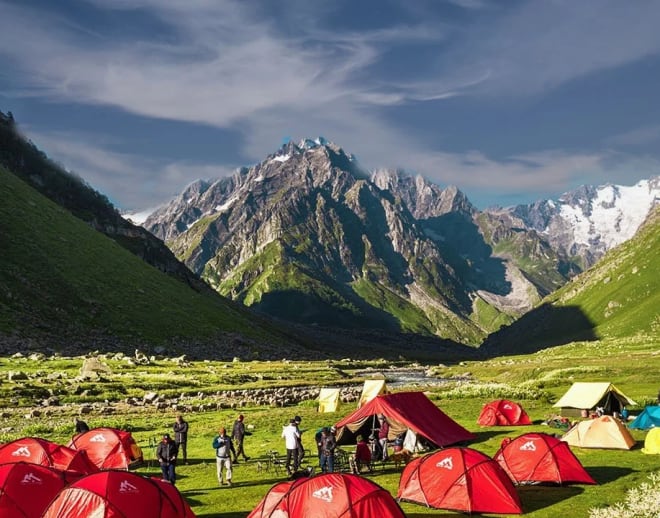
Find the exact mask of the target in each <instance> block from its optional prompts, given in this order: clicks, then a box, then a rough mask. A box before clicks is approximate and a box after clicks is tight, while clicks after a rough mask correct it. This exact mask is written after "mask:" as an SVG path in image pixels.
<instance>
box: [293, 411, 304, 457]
mask: <svg viewBox="0 0 660 518" xmlns="http://www.w3.org/2000/svg"><path fill="white" fill-rule="evenodd" d="M293 420H294V421H295V422H296V427H297V428H298V433H299V434H300V437H299V438H298V465H299V466H300V465H301V464H302V461H303V459H304V458H305V447H304V446H303V443H302V434H303V432H304V431H305V430H303V429H301V428H300V423H301V422H302V417H300V416H299V415H297V416H296V417H294V418H293Z"/></svg>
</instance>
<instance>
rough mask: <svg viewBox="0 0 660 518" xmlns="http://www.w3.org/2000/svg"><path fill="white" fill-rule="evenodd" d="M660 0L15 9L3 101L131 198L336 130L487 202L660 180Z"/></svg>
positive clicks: (366, 163)
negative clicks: (287, 139)
mask: <svg viewBox="0 0 660 518" xmlns="http://www.w3.org/2000/svg"><path fill="white" fill-rule="evenodd" d="M658 27H660V2H657V1H642V0H640V1H637V0H636V1H633V2H626V1H621V0H598V1H596V0H593V1H592V0H584V1H575V0H567V1H562V0H537V1H534V0H531V1H515V0H493V1H488V0H401V1H391V0H377V1H372V0H337V1H332V2H321V1H314V0H277V1H275V0H273V1H270V0H245V1H240V0H239V1H230V0H176V1H175V0H57V1H52V0H42V1H38V0H16V1H5V0H0V110H2V111H3V112H7V111H11V112H12V113H13V114H14V116H15V118H16V119H17V121H18V123H19V126H20V127H21V129H22V130H23V132H24V133H25V134H26V135H27V136H28V137H29V138H31V139H32V140H33V141H34V142H35V143H36V144H37V145H38V146H39V147H40V148H41V149H43V150H44V151H45V152H46V153H47V154H48V155H49V156H50V157H52V158H54V159H55V160H57V161H58V162H60V163H61V164H63V165H64V166H65V167H67V168H68V169H70V170H73V171H75V172H76V173H77V174H79V175H80V176H81V177H82V178H84V179H85V180H86V181H87V182H88V183H89V184H90V185H92V186H93V187H94V188H95V189H97V190H99V191H100V192H102V193H104V194H106V195H107V196H108V197H109V198H110V199H111V200H112V201H113V202H114V203H115V204H116V205H117V206H118V207H119V208H120V209H124V210H140V209H148V208H152V207H155V206H157V205H159V204H162V203H165V202H166V201H167V200H169V199H170V198H171V197H173V196H175V195H176V194H178V193H179V192H180V191H181V190H183V188H184V187H185V186H186V185H187V184H189V183H190V182H191V181H193V180H195V179H198V178H217V177H220V176H224V175H227V174H231V172H232V171H233V170H234V169H235V168H236V167H239V166H243V165H251V164H253V163H256V162H258V161H260V160H262V159H263V158H265V156H266V155H268V154H270V153H272V152H274V151H275V150H276V149H277V148H278V147H279V146H280V145H281V143H282V139H283V138H284V137H286V136H290V137H291V138H292V139H294V140H299V139H301V138H303V137H312V138H314V137H317V136H319V135H323V136H325V137H326V138H328V139H329V140H332V141H334V142H335V143H337V144H339V145H341V146H342V147H344V149H345V150H346V151H347V152H350V153H353V154H355V155H356V156H357V158H358V160H359V162H360V163H361V164H362V166H363V167H364V168H366V169H374V168H378V167H389V168H395V167H398V168H403V169H405V170H406V171H408V172H410V173H411V174H421V175H423V176H425V177H426V178H429V179H430V180H432V181H434V182H437V183H438V184H440V185H442V186H446V185H457V186H458V187H459V188H460V189H461V190H463V191H464V192H465V193H466V194H467V195H468V197H469V198H470V200H471V201H472V202H473V203H475V204H476V205H477V206H478V207H480V208H485V207H486V206H489V205H495V204H499V205H511V204H515V203H526V202H531V201H534V200H536V199H540V198H557V197H558V196H559V195H560V194H561V193H563V192H565V191H567V190H570V189H572V188H574V187H576V186H578V185H582V184H597V185H600V184H603V183H606V182H612V183H621V184H627V185H630V184H633V183H635V182H637V181H638V180H639V179H642V178H648V177H650V176H654V175H657V174H659V172H660V102H658V92H660V30H659V29H658Z"/></svg>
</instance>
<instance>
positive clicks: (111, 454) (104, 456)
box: [69, 428, 143, 469]
mask: <svg viewBox="0 0 660 518" xmlns="http://www.w3.org/2000/svg"><path fill="white" fill-rule="evenodd" d="M69 446H70V447H71V448H74V449H76V450H84V451H85V452H86V453H87V456H88V457H89V459H90V460H91V461H92V462H93V463H94V464H95V465H96V466H97V467H98V468H99V469H129V468H130V467H133V466H135V465H136V464H139V463H140V462H142V460H143V456H142V450H141V449H140V447H139V446H138V445H137V443H136V442H135V439H133V436H132V435H131V433H130V432H126V431H124V430H116V429H114V428H93V429H91V430H89V431H88V432H84V433H81V434H78V435H76V436H75V437H74V438H73V439H71V444H69Z"/></svg>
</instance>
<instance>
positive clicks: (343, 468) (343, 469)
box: [334, 448, 351, 473]
mask: <svg viewBox="0 0 660 518" xmlns="http://www.w3.org/2000/svg"><path fill="white" fill-rule="evenodd" d="M334 472H335V473H350V472H351V464H350V462H349V460H348V453H346V451H345V450H342V449H341V448H335V465H334Z"/></svg>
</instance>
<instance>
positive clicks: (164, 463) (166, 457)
mask: <svg viewBox="0 0 660 518" xmlns="http://www.w3.org/2000/svg"><path fill="white" fill-rule="evenodd" d="M177 453H178V448H177V446H176V443H175V442H174V441H173V440H172V439H171V438H170V434H169V433H166V434H164V435H163V439H162V440H161V441H160V443H159V444H158V448H156V458H157V459H158V462H159V463H160V470H161V471H162V472H163V480H166V481H168V482H170V483H171V484H172V485H174V482H175V481H176V470H175V466H176V456H177Z"/></svg>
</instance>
